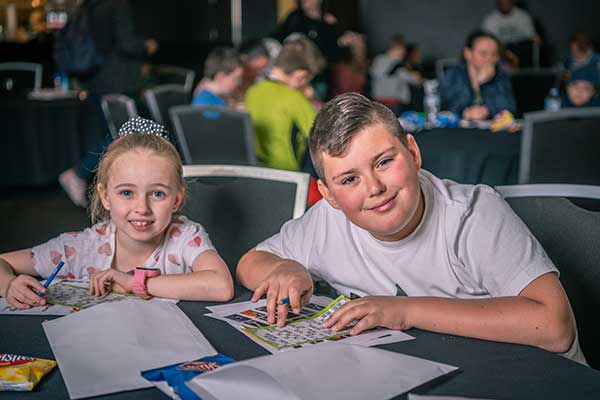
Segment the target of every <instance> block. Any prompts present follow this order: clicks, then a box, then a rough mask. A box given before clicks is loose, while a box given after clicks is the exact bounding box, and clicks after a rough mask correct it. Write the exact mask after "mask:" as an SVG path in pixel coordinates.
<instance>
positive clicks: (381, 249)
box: [237, 93, 584, 362]
mask: <svg viewBox="0 0 600 400" xmlns="http://www.w3.org/2000/svg"><path fill="white" fill-rule="evenodd" d="M310 151H311V154H312V157H313V160H314V162H315V168H316V169H317V172H318V174H319V177H320V180H319V181H318V185H319V190H320V191H321V193H322V194H323V197H324V198H325V199H323V200H321V201H320V202H318V203H317V204H316V205H314V206H313V207H312V208H310V209H309V210H308V211H307V212H306V214H304V215H303V216H302V217H300V218H298V219H294V220H292V221H289V222H287V223H286V224H285V225H284V226H283V227H282V229H281V231H280V233H278V234H276V235H274V236H272V237H271V238H269V239H267V240H265V241H264V242H262V243H260V244H259V245H258V246H256V248H255V249H252V250H250V251H249V252H248V253H247V254H245V255H244V256H243V257H242V259H241V260H240V262H239V265H238V269H237V276H238V279H239V281H240V283H241V284H242V285H244V286H246V287H247V288H249V289H251V290H254V296H253V298H252V299H253V300H258V299H259V298H260V296H262V295H263V294H266V295H267V311H268V319H269V322H271V323H273V322H275V315H277V323H278V325H279V326H282V325H283V324H284V323H285V316H286V315H287V313H288V307H291V309H292V310H293V311H294V312H296V311H299V310H300V308H301V307H302V304H304V303H306V302H307V301H308V300H309V299H310V297H311V295H312V292H313V276H314V277H315V278H316V279H321V280H325V281H326V282H328V283H329V284H331V285H332V286H333V287H334V288H335V289H336V290H338V291H339V292H340V293H342V294H343V295H345V296H348V297H360V298H359V299H355V300H352V301H351V302H349V303H348V304H346V305H344V306H343V307H341V308H340V309H339V310H338V311H336V312H335V313H334V314H333V315H332V316H331V317H330V318H329V319H328V320H327V321H326V322H325V324H324V326H325V327H326V328H332V329H333V330H334V331H339V330H341V329H343V328H344V327H345V326H347V325H348V324H349V323H351V322H352V321H356V322H357V323H356V325H355V326H354V327H352V329H351V330H350V334H352V335H355V334H357V333H359V332H361V331H363V330H365V329H369V328H373V327H376V326H383V327H386V328H390V329H401V330H404V329H410V328H418V329H425V330H430V331H435V332H440V333H447V334H452V335H461V336H468V337H475V338H479V339H486V340H495V341H503V342H512V343H522V344H529V345H534V346H538V347H541V348H543V349H546V350H549V351H552V352H557V353H564V352H567V354H568V356H569V357H571V358H574V359H576V360H578V361H581V362H584V358H583V355H582V353H581V351H580V350H579V347H578V341H577V339H576V332H575V321H574V317H573V313H572V311H571V307H570V306H569V301H568V299H567V296H566V294H565V292H564V290H563V288H562V286H561V284H560V282H559V280H558V271H557V270H556V268H555V267H554V265H553V264H552V261H550V259H549V258H548V256H547V255H546V253H545V252H544V250H543V249H542V247H541V246H540V244H539V243H538V242H537V240H536V239H535V238H534V237H533V235H532V234H531V233H530V232H529V230H528V229H527V227H526V226H525V224H524V223H523V222H522V221H521V220H520V219H519V218H518V217H517V216H516V215H515V214H514V213H513V212H512V210H511V209H510V207H509V205H508V204H507V203H506V202H505V201H504V200H503V199H502V198H501V197H500V195H498V194H497V193H496V192H495V191H494V190H493V189H491V188H490V187H488V186H485V185H476V186H473V185H462V184H458V183H455V182H452V181H449V180H441V179H439V178H437V177H435V176H433V175H432V174H431V173H429V172H427V171H425V170H422V169H421V155H420V152H419V148H418V146H417V143H416V142H415V139H414V137H413V136H411V135H408V134H405V133H404V132H403V131H402V128H401V126H400V124H399V123H398V120H397V118H396V117H395V116H394V114H393V113H392V112H391V111H390V110H389V109H388V108H387V107H385V106H383V105H381V104H379V103H375V102H372V101H370V100H368V99H367V98H365V97H363V96H361V95H358V94H356V93H348V94H344V95H341V96H338V97H336V98H334V99H333V100H331V101H330V102H329V103H327V104H326V105H325V107H324V108H323V109H322V110H321V111H320V112H319V114H318V115H317V118H316V120H315V123H314V125H313V128H312V131H311V137H310ZM303 291H304V292H306V294H305V295H304V296H301V294H302V292H303ZM285 297H289V304H283V303H282V302H281V300H282V299H284V298H285Z"/></svg>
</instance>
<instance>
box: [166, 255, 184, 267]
mask: <svg viewBox="0 0 600 400" xmlns="http://www.w3.org/2000/svg"><path fill="white" fill-rule="evenodd" d="M167 260H169V262H171V263H173V264H175V265H181V264H180V262H179V258H178V257H177V256H176V255H175V254H169V255H168V256H167Z"/></svg>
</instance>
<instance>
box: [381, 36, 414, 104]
mask: <svg viewBox="0 0 600 400" xmlns="http://www.w3.org/2000/svg"><path fill="white" fill-rule="evenodd" d="M405 56H406V42H405V41H404V36H402V35H401V34H399V33H397V34H395V35H393V36H392V38H391V39H390V41H389V44H388V48H387V50H386V52H385V53H383V54H379V55H377V56H376V57H375V59H374V60H373V64H372V65H371V70H370V73H371V79H372V82H371V85H372V88H371V91H372V95H373V98H374V99H375V100H376V101H377V102H379V103H383V104H385V105H386V106H388V107H389V108H391V109H392V110H393V111H394V113H396V115H400V114H401V113H402V111H403V108H404V107H405V106H406V105H408V104H409V103H410V101H411V98H410V85H419V84H420V83H421V76H420V74H419V73H414V72H410V71H408V69H407V68H406V66H405Z"/></svg>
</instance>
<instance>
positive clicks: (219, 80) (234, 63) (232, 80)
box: [192, 47, 242, 106]
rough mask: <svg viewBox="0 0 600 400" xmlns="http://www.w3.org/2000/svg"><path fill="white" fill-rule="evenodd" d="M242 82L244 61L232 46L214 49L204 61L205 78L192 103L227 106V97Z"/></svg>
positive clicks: (199, 85)
mask: <svg viewBox="0 0 600 400" xmlns="http://www.w3.org/2000/svg"><path fill="white" fill-rule="evenodd" d="M241 82H242V62H241V61H240V57H239V55H238V53H237V51H235V50H234V49H232V48H229V47H217V48H215V49H213V50H212V51H211V52H210V53H209V54H208V56H207V57H206V61H205V62H204V79H202V81H200V83H199V84H198V86H197V87H196V90H195V93H194V98H193V99H192V104H194V105H198V106H227V101H226V97H227V96H229V95H231V94H233V92H234V91H235V90H236V89H237V88H238V86H239V85H240V83H241Z"/></svg>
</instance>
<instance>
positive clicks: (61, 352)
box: [42, 299, 216, 399]
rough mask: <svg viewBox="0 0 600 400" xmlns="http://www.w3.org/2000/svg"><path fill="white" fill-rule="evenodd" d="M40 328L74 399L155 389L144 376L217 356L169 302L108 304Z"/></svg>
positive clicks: (186, 318) (202, 337) (179, 311)
mask: <svg viewBox="0 0 600 400" xmlns="http://www.w3.org/2000/svg"><path fill="white" fill-rule="evenodd" d="M42 325H43V327H44V331H45V332H46V336H47V337H48V342H49V343H50V347H52V351H53V352H54V356H55V357H56V360H57V361H58V367H59V368H60V371H61V374H62V376H63V379H64V381H65V385H66V386H67V390H68V392H69V396H70V397H71V398H72V399H80V398H84V397H89V396H98V395H103V394H108V393H115V392H120V391H125V390H134V389H141V388H147V387H152V384H151V383H150V382H148V381H147V380H145V379H144V378H142V376H141V374H140V371H143V370H148V369H153V368H158V367H161V366H164V365H169V364H175V363H179V362H184V361H187V360H193V359H196V358H200V357H205V356H209V355H214V354H216V350H215V349H214V348H213V347H212V346H211V345H210V343H209V342H208V341H207V340H206V338H205V337H204V336H203V335H202V333H201V332H200V331H199V330H198V329H197V328H196V327H195V326H194V324H193V323H192V322H191V321H190V320H189V319H188V317H187V316H186V315H185V314H184V313H183V311H181V310H180V309H179V307H177V306H176V305H175V304H173V303H170V302H163V301H157V302H151V301H143V300H138V299H128V300H124V301H119V302H115V303H105V304H100V305H97V306H95V307H92V308H89V309H86V310H82V311H80V312H78V313H75V314H71V315H67V316H65V317H63V318H58V319H55V320H52V321H46V322H44V323H43V324H42Z"/></svg>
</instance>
